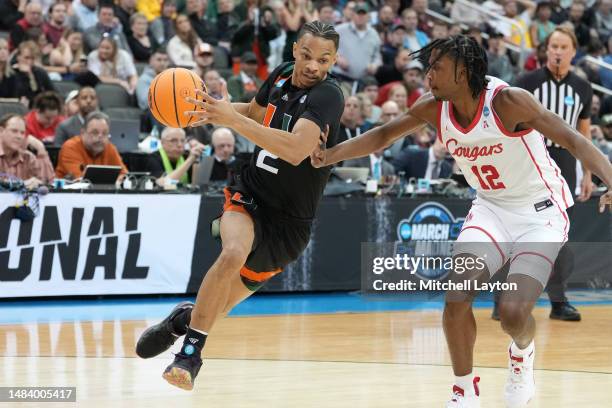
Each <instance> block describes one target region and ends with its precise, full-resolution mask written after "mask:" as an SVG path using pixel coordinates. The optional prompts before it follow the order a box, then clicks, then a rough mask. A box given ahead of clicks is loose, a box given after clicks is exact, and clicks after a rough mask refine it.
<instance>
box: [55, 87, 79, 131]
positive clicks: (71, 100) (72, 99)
mask: <svg viewBox="0 0 612 408" xmlns="http://www.w3.org/2000/svg"><path fill="white" fill-rule="evenodd" d="M77 96H79V90H77V89H73V90H72V91H70V92H69V93H68V95H66V100H65V101H64V113H63V115H64V117H66V118H71V117H73V116H74V115H78V114H79V102H78V101H77ZM55 132H56V134H57V129H55Z"/></svg>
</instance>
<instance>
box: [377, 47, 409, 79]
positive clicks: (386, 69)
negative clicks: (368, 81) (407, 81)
mask: <svg viewBox="0 0 612 408" xmlns="http://www.w3.org/2000/svg"><path fill="white" fill-rule="evenodd" d="M409 62H410V50H408V49H406V48H400V49H399V50H398V52H397V54H396V55H395V59H394V60H393V63H392V64H390V65H382V66H381V67H379V68H378V70H377V71H376V75H375V76H376V80H377V81H378V85H380V86H384V85H386V84H388V83H389V82H395V81H401V80H402V78H403V76H404V75H403V72H404V68H405V67H406V66H407V65H408V63H409Z"/></svg>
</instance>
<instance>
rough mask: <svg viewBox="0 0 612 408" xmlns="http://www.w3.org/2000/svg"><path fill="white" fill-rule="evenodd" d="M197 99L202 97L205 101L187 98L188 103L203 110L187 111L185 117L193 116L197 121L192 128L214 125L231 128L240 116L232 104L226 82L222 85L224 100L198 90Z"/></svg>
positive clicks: (192, 124)
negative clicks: (237, 116)
mask: <svg viewBox="0 0 612 408" xmlns="http://www.w3.org/2000/svg"><path fill="white" fill-rule="evenodd" d="M195 92H196V98H197V97H200V98H202V99H203V100H198V99H194V98H190V97H188V98H185V100H186V101H187V102H188V103H192V104H194V105H196V106H198V107H200V108H202V109H203V110H194V111H187V112H185V115H188V116H193V117H194V118H195V121H194V122H193V123H191V125H190V126H191V127H196V126H202V125H206V124H209V123H210V124H213V125H217V126H225V127H231V126H232V124H233V123H234V121H235V118H236V115H237V114H238V113H237V112H236V110H235V109H234V107H233V106H232V104H231V102H230V97H229V94H228V93H227V84H226V83H225V81H223V82H222V84H221V94H222V95H223V98H221V99H215V98H213V97H212V96H210V95H209V94H207V93H206V92H204V91H202V90H200V89H196V91H195Z"/></svg>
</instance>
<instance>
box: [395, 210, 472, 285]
mask: <svg viewBox="0 0 612 408" xmlns="http://www.w3.org/2000/svg"><path fill="white" fill-rule="evenodd" d="M463 221H464V219H463V218H455V217H454V216H453V214H452V213H451V212H450V211H449V210H448V208H446V207H445V206H443V205H442V204H439V203H436V202H427V203H423V204H421V205H420V206H418V207H417V208H416V209H415V210H414V211H413V212H412V214H410V217H408V218H407V219H403V220H401V221H400V222H399V224H398V225H397V237H398V239H399V242H397V243H396V244H395V254H396V255H400V256H403V255H407V256H409V257H425V256H426V257H428V258H429V259H436V260H438V261H442V259H444V258H448V257H450V256H451V250H452V248H451V246H452V243H451V242H450V241H454V240H456V239H457V237H458V236H459V233H460V232H461V227H462V225H463ZM449 273H450V270H449V269H445V268H444V267H443V262H438V263H436V262H433V264H427V265H422V264H421V265H420V266H418V267H417V269H416V270H415V271H414V274H415V275H416V276H418V277H419V278H421V279H423V280H430V279H435V280H442V279H444V278H445V277H446V276H447V275H448V274H449Z"/></svg>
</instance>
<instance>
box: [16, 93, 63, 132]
mask: <svg viewBox="0 0 612 408" xmlns="http://www.w3.org/2000/svg"><path fill="white" fill-rule="evenodd" d="M32 105H33V107H34V109H33V110H31V111H30V112H28V113H27V114H26V115H25V117H24V120H25V123H26V132H27V133H28V135H32V136H34V137H35V138H37V139H39V140H41V141H42V142H44V143H52V142H53V140H54V139H55V129H56V128H57V126H58V125H59V124H60V123H61V122H62V121H63V120H64V117H63V116H62V115H61V113H62V100H61V99H60V97H59V95H58V94H57V93H55V92H53V91H46V92H43V93H40V94H38V95H36V97H35V98H34V102H33V104H32Z"/></svg>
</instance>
